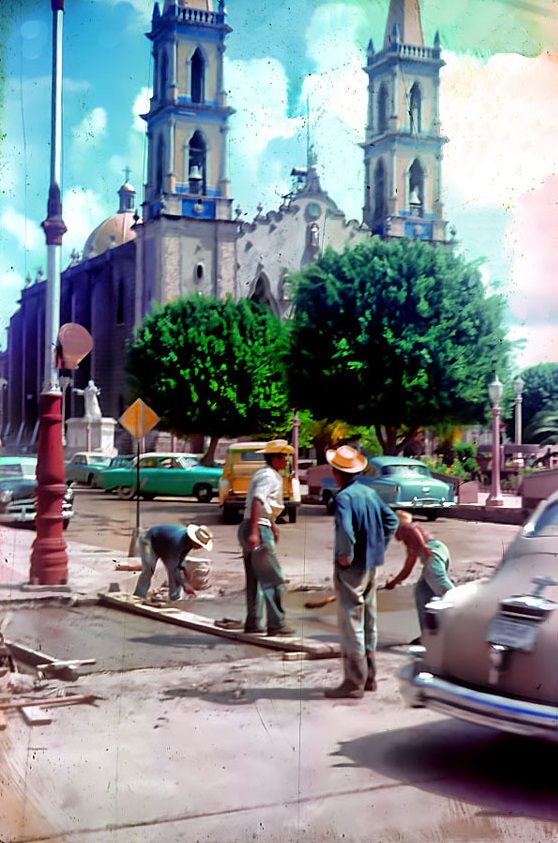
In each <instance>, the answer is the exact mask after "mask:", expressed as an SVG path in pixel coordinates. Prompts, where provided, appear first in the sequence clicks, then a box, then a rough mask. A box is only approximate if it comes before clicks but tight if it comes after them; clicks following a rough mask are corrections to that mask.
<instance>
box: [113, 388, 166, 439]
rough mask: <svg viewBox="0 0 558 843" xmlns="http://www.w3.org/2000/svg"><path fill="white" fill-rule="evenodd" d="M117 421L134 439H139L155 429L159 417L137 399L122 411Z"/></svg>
mask: <svg viewBox="0 0 558 843" xmlns="http://www.w3.org/2000/svg"><path fill="white" fill-rule="evenodd" d="M118 421H119V422H120V424H121V425H122V427H125V428H126V430H127V431H128V433H130V434H131V435H132V436H134V437H135V438H136V439H141V438H142V436H145V434H146V433H149V431H150V430H152V429H153V428H154V427H155V425H156V424H157V422H158V421H159V416H158V415H157V413H156V412H154V410H152V409H151V407H149V406H148V405H147V404H145V403H144V402H143V401H142V400H141V398H138V399H137V400H136V401H134V403H133V404H131V405H130V406H129V407H128V409H127V410H124V412H123V413H122V415H121V416H120V418H119V419H118Z"/></svg>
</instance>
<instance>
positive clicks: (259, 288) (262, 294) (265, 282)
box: [250, 272, 279, 316]
mask: <svg viewBox="0 0 558 843" xmlns="http://www.w3.org/2000/svg"><path fill="white" fill-rule="evenodd" d="M250 301H255V302H257V304H263V305H265V307H269V309H270V310H271V312H272V313H274V314H275V315H276V316H279V308H278V307H277V302H276V301H275V298H274V297H273V295H272V293H271V286H270V283H269V279H268V277H267V275H266V274H265V272H260V274H259V275H258V278H257V281H256V284H255V286H254V291H253V293H252V295H251V296H250Z"/></svg>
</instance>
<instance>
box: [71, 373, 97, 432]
mask: <svg viewBox="0 0 558 843" xmlns="http://www.w3.org/2000/svg"><path fill="white" fill-rule="evenodd" d="M72 392H75V393H76V395H83V400H84V413H83V416H84V418H85V419H87V421H90V422H92V421H101V419H102V414H101V405H100V404H99V399H98V397H97V396H99V395H100V394H101V390H100V389H99V387H98V386H96V385H95V381H93V380H91V381H89V382H88V384H87V386H86V387H85V389H77V387H75V386H74V388H73V390H72Z"/></svg>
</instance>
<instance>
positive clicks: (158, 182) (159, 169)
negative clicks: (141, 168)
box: [155, 138, 165, 196]
mask: <svg viewBox="0 0 558 843" xmlns="http://www.w3.org/2000/svg"><path fill="white" fill-rule="evenodd" d="M164 160H165V142H164V140H163V138H159V142H158V143H157V160H156V162H155V195H156V196H160V195H161V193H162V192H163V173H164Z"/></svg>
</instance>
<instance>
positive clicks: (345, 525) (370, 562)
mask: <svg viewBox="0 0 558 843" xmlns="http://www.w3.org/2000/svg"><path fill="white" fill-rule="evenodd" d="M357 480H358V478H357V477H355V478H354V480H350V481H349V483H348V484H347V485H346V486H344V487H343V488H342V489H341V491H340V492H338V493H337V496H336V498H335V563H336V564H337V562H338V560H339V558H340V557H342V556H346V557H347V558H348V559H350V560H351V566H352V567H354V568H360V569H365V570H370V568H375V567H376V566H378V565H383V564H384V552H385V549H386V547H387V545H388V542H389V540H390V539H391V537H392V536H393V535H394V533H395V531H396V530H397V528H398V527H399V519H398V518H397V515H396V514H395V513H394V512H393V511H392V510H391V509H390V508H389V506H386V504H385V503H384V502H383V501H382V499H381V498H380V496H379V495H378V494H377V493H376V492H375V491H374V489H371V488H370V487H369V486H365V485H364V483H359V482H357Z"/></svg>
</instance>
